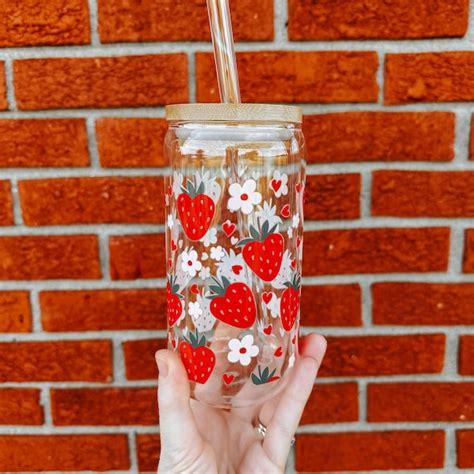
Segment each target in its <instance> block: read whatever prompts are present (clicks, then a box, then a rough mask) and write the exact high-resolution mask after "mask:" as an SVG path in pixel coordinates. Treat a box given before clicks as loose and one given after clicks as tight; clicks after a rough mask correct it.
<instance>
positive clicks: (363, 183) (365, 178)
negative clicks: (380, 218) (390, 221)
mask: <svg viewBox="0 0 474 474" xmlns="http://www.w3.org/2000/svg"><path fill="white" fill-rule="evenodd" d="M308 176H311V175H310V174H308ZM371 205H372V172H371V171H363V172H361V173H360V219H370V218H371V217H372V209H371V207H372V206H371Z"/></svg>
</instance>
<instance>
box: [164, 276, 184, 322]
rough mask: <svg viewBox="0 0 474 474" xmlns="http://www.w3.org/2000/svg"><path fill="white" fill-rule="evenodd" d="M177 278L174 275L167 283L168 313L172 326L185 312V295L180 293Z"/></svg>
mask: <svg viewBox="0 0 474 474" xmlns="http://www.w3.org/2000/svg"><path fill="white" fill-rule="evenodd" d="M175 280H176V278H173V277H172V276H171V277H170V278H169V281H168V282H167V283H166V315H167V316H168V326H169V327H172V326H173V325H174V324H175V323H176V321H177V320H178V319H179V317H180V316H181V313H182V312H183V304H182V303H181V299H182V298H183V295H181V294H179V293H178V291H179V285H177V284H176V283H175Z"/></svg>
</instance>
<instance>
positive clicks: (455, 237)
mask: <svg viewBox="0 0 474 474" xmlns="http://www.w3.org/2000/svg"><path fill="white" fill-rule="evenodd" d="M464 238H465V229H464V227H463V226H461V225H459V223H457V222H456V223H455V224H454V225H452V226H451V236H450V243H449V265H448V273H450V274H454V275H457V274H462V266H463V258H464Z"/></svg>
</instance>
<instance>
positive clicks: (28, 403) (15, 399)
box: [0, 388, 44, 425]
mask: <svg viewBox="0 0 474 474" xmlns="http://www.w3.org/2000/svg"><path fill="white" fill-rule="evenodd" d="M39 396H40V391H39V390H38V389H36V388H0V424H2V425H42V424H43V420H44V418H43V408H42V407H41V405H40V400H39Z"/></svg>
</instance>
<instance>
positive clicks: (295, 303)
mask: <svg viewBox="0 0 474 474" xmlns="http://www.w3.org/2000/svg"><path fill="white" fill-rule="evenodd" d="M300 281H301V278H300V277H299V276H296V275H295V276H294V277H293V281H291V282H287V283H285V286H286V287H287V288H286V290H285V291H284V292H283V294H282V295H281V301H280V318H281V325H282V326H283V329H284V330H285V331H291V329H292V328H293V326H294V325H295V321H296V316H297V315H298V311H299V308H300V293H301V291H300Z"/></svg>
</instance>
